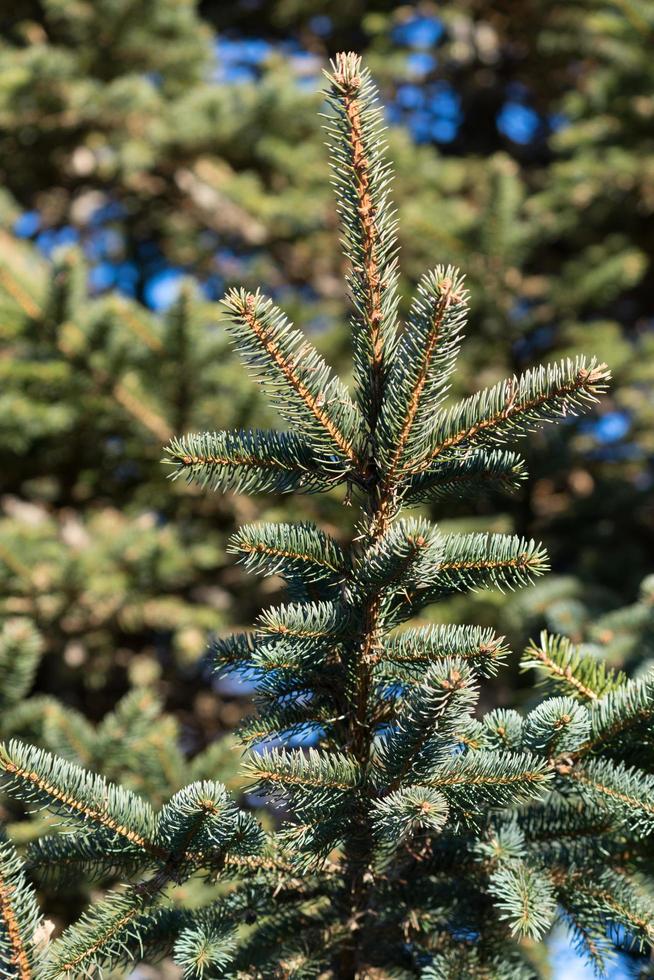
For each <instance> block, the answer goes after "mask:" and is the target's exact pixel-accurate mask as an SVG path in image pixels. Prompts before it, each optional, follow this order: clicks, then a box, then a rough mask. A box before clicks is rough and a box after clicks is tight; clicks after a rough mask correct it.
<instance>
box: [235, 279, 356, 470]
mask: <svg viewBox="0 0 654 980" xmlns="http://www.w3.org/2000/svg"><path fill="white" fill-rule="evenodd" d="M223 304H224V305H225V306H226V307H227V309H228V310H229V312H230V314H231V315H232V319H231V321H230V322H231V324H232V327H231V330H232V333H233V335H234V337H235V339H236V342H237V349H238V351H239V353H240V354H241V355H242V356H243V358H244V360H245V362H246V364H248V365H249V366H250V367H251V368H252V369H253V370H254V371H255V372H256V373H257V374H258V375H259V376H261V377H262V378H263V384H264V387H265V388H266V390H267V391H268V393H269V394H270V396H271V398H272V400H273V402H274V404H275V406H276V407H277V409H278V411H279V413H280V415H281V417H282V418H283V419H284V420H285V421H286V422H288V423H289V424H290V425H291V426H293V427H294V428H295V429H297V431H298V432H299V433H300V434H301V435H302V436H303V437H304V439H305V440H306V441H307V443H308V444H309V445H310V446H311V448H312V449H313V450H314V452H315V453H316V456H317V457H318V458H319V460H320V465H321V467H322V468H323V470H325V471H326V472H328V473H331V474H332V475H333V476H343V475H344V474H345V473H346V472H347V471H348V470H354V471H355V472H358V471H360V470H361V461H360V459H359V456H358V452H357V450H356V445H355V444H356V442H357V440H358V438H359V437H360V435H361V431H362V424H363V423H362V419H361V418H360V416H359V413H358V410H357V408H356V406H355V405H354V404H353V402H352V401H351V400H350V397H349V395H348V393H347V389H346V388H345V386H344V385H343V384H342V383H341V382H340V380H339V379H338V378H337V377H336V376H335V375H334V374H333V373H332V372H331V370H330V368H329V367H328V366H327V364H326V363H325V361H324V360H323V359H322V357H321V356H320V355H319V354H318V352H317V351H316V350H315V348H314V347H313V346H312V345H311V344H310V343H309V341H308V340H307V338H306V337H305V336H304V335H303V334H302V333H301V332H300V331H299V330H294V329H293V328H292V327H291V325H290V323H289V322H288V320H287V319H286V317H285V316H284V314H283V313H281V312H280V311H279V310H278V309H277V308H276V307H274V306H273V304H272V302H271V301H270V300H266V299H264V298H263V296H262V295H261V294H260V293H259V292H257V293H248V292H247V291H246V290H243V289H241V290H238V289H232V290H230V291H229V292H228V293H227V294H226V296H225V297H224V299H223Z"/></svg>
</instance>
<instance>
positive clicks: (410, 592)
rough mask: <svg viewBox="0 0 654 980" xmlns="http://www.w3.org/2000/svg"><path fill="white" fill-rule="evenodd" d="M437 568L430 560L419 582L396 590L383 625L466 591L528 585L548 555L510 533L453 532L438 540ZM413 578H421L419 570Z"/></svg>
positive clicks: (391, 624)
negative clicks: (439, 548)
mask: <svg viewBox="0 0 654 980" xmlns="http://www.w3.org/2000/svg"><path fill="white" fill-rule="evenodd" d="M440 547H441V551H440V559H439V564H438V566H437V568H436V569H434V566H433V563H432V562H430V561H428V567H427V568H426V569H425V573H424V575H423V576H422V580H421V582H420V586H413V587H410V588H403V589H399V588H398V590H397V594H396V597H395V601H394V603H393V604H392V606H391V607H389V611H388V613H387V615H386V620H385V627H386V628H387V629H390V628H392V627H393V626H396V625H398V624H399V623H402V622H404V621H405V620H406V619H408V618H409V617H410V616H412V615H415V614H416V613H417V612H419V610H420V609H422V608H424V607H425V606H426V605H428V604H429V603H431V602H436V601H437V600H439V599H442V598H444V597H446V596H448V595H453V594H456V593H457V592H463V591H466V590H469V589H478V588H483V587H486V588H488V587H494V588H498V589H504V588H510V589H513V588H515V587H517V586H522V585H526V584H527V583H528V582H529V581H530V580H531V579H532V578H533V577H535V576H537V575H542V574H543V573H544V572H545V571H546V569H547V555H546V552H545V551H544V549H543V548H542V546H540V545H538V544H536V542H535V541H527V540H526V539H524V538H519V537H517V536H516V535H509V534H483V533H482V534H455V535H444V536H442V537H441V538H440ZM415 577H416V578H417V579H420V578H421V576H420V569H419V567H418V568H417V569H416V574H415Z"/></svg>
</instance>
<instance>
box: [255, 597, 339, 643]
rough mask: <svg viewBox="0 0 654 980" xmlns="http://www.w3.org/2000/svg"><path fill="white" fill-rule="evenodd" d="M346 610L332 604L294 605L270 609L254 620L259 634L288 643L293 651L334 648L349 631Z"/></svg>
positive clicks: (300, 603)
mask: <svg viewBox="0 0 654 980" xmlns="http://www.w3.org/2000/svg"><path fill="white" fill-rule="evenodd" d="M350 625H351V624H350V622H349V617H348V615H347V609H345V608H344V607H343V606H341V605H340V604H339V603H336V602H306V603H305V602H298V603H288V604H287V605H282V606H270V607H269V608H268V609H266V610H264V612H262V613H261V615H260V616H259V618H258V620H257V626H258V630H259V633H260V634H261V635H262V636H264V637H267V638H270V639H275V640H283V641H284V642H285V643H289V642H292V643H293V644H294V647H295V649H296V651H299V650H300V649H306V651H307V652H311V651H312V650H314V649H317V648H319V647H321V646H334V645H335V644H336V643H337V641H338V640H339V638H342V637H344V636H345V635H346V634H347V632H348V629H349V628H350Z"/></svg>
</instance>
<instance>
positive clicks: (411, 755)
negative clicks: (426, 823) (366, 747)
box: [379, 659, 478, 793]
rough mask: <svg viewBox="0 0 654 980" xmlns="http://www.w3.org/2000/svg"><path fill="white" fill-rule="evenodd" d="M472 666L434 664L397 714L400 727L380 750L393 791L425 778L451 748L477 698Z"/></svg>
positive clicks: (388, 781) (458, 663)
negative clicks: (459, 728)
mask: <svg viewBox="0 0 654 980" xmlns="http://www.w3.org/2000/svg"><path fill="white" fill-rule="evenodd" d="M477 697H478V691H477V688H476V686H475V683H474V677H473V675H472V673H471V671H470V668H469V667H468V666H467V665H465V664H463V663H462V662H461V661H457V660H449V659H448V660H445V661H443V662H442V663H439V664H433V665H432V666H430V667H429V669H428V670H427V672H426V674H425V678H424V680H423V682H422V684H420V686H418V687H416V688H414V689H413V690H412V691H411V692H410V694H409V695H408V697H407V698H406V702H405V703H404V704H403V705H402V707H401V709H400V711H399V712H398V716H397V720H396V727H395V730H394V731H392V732H391V734H390V735H389V736H388V738H387V739H386V740H385V742H383V743H382V745H381V746H380V749H379V765H380V767H381V769H382V773H383V777H384V781H385V782H386V783H387V785H388V788H389V791H390V792H391V793H393V792H395V791H396V790H397V789H399V787H400V785H401V784H403V783H404V784H406V783H409V784H411V783H417V782H424V781H425V780H426V779H427V778H428V777H429V776H430V775H431V773H432V772H433V770H434V768H435V767H436V766H438V764H439V763H441V762H442V761H443V760H444V758H445V757H447V756H449V755H450V754H451V751H452V741H453V735H454V732H455V731H456V729H457V727H458V726H461V725H463V724H464V722H465V720H466V719H467V718H468V716H469V715H470V713H471V712H472V709H473V707H474V705H475V703H476V701H477Z"/></svg>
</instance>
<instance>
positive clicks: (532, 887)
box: [489, 861, 556, 939]
mask: <svg viewBox="0 0 654 980" xmlns="http://www.w3.org/2000/svg"><path fill="white" fill-rule="evenodd" d="M489 891H490V893H491V895H493V896H494V898H495V904H496V905H497V908H498V909H499V910H500V919H503V920H505V921H507V922H509V923H510V925H511V934H512V935H513V936H520V937H525V936H528V937H530V938H531V939H542V938H543V936H544V935H545V933H546V932H547V930H548V929H549V928H550V926H551V925H552V922H553V921H554V916H555V914H556V896H555V893H554V888H553V885H552V881H551V880H550V878H549V877H548V876H547V875H546V874H545V873H544V872H542V871H538V870H536V869H535V868H532V867H530V866H529V865H528V864H526V863H525V862H524V861H509V862H506V863H505V864H501V865H500V866H499V867H498V868H497V869H496V870H495V871H493V873H492V874H491V875H490V879H489Z"/></svg>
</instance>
